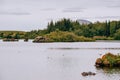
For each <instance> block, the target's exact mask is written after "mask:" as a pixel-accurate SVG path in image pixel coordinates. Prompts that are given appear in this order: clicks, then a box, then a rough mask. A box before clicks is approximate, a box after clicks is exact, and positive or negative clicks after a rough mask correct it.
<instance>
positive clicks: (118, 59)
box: [95, 53, 120, 67]
mask: <svg viewBox="0 0 120 80" xmlns="http://www.w3.org/2000/svg"><path fill="white" fill-rule="evenodd" d="M95 66H96V67H120V55H119V54H117V55H115V54H112V53H106V54H105V55H103V56H102V57H101V58H98V59H97V60H96V62H95Z"/></svg>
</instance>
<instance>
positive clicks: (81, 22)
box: [77, 19, 92, 24]
mask: <svg viewBox="0 0 120 80" xmlns="http://www.w3.org/2000/svg"><path fill="white" fill-rule="evenodd" d="M77 21H78V22H79V23H80V24H90V23H92V22H90V21H88V20H83V19H78V20H77Z"/></svg>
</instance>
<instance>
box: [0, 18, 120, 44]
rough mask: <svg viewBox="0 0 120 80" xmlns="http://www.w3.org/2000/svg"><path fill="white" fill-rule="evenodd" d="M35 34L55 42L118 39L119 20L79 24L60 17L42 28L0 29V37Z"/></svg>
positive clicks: (18, 37) (19, 36)
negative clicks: (29, 29) (25, 29)
mask: <svg viewBox="0 0 120 80" xmlns="http://www.w3.org/2000/svg"><path fill="white" fill-rule="evenodd" d="M37 36H46V37H48V38H49V39H51V40H50V41H56V42H68V41H69V42H74V41H94V40H120V21H106V22H95V23H90V24H79V22H78V21H72V20H70V19H62V20H60V21H56V22H53V21H51V22H50V23H48V25H47V28H46V29H43V30H32V31H28V32H23V31H0V38H15V39H23V38H24V39H25V38H28V39H35V38H36V37H37Z"/></svg>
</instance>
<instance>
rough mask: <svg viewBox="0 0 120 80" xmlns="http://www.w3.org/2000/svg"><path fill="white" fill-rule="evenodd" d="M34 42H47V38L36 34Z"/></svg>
mask: <svg viewBox="0 0 120 80" xmlns="http://www.w3.org/2000/svg"><path fill="white" fill-rule="evenodd" d="M33 42H35V43H42V42H49V39H48V38H46V37H43V36H38V37H36V38H35V39H34V41H33Z"/></svg>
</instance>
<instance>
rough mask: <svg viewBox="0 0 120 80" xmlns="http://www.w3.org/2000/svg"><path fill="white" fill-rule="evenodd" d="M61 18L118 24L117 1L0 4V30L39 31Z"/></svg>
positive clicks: (6, 0)
mask: <svg viewBox="0 0 120 80" xmlns="http://www.w3.org/2000/svg"><path fill="white" fill-rule="evenodd" d="M61 18H70V19H72V20H76V19H87V20H89V21H92V22H94V21H105V20H120V0H0V30H32V29H43V28H46V25H47V23H48V22H50V21H51V20H54V21H55V20H59V19H61Z"/></svg>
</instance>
